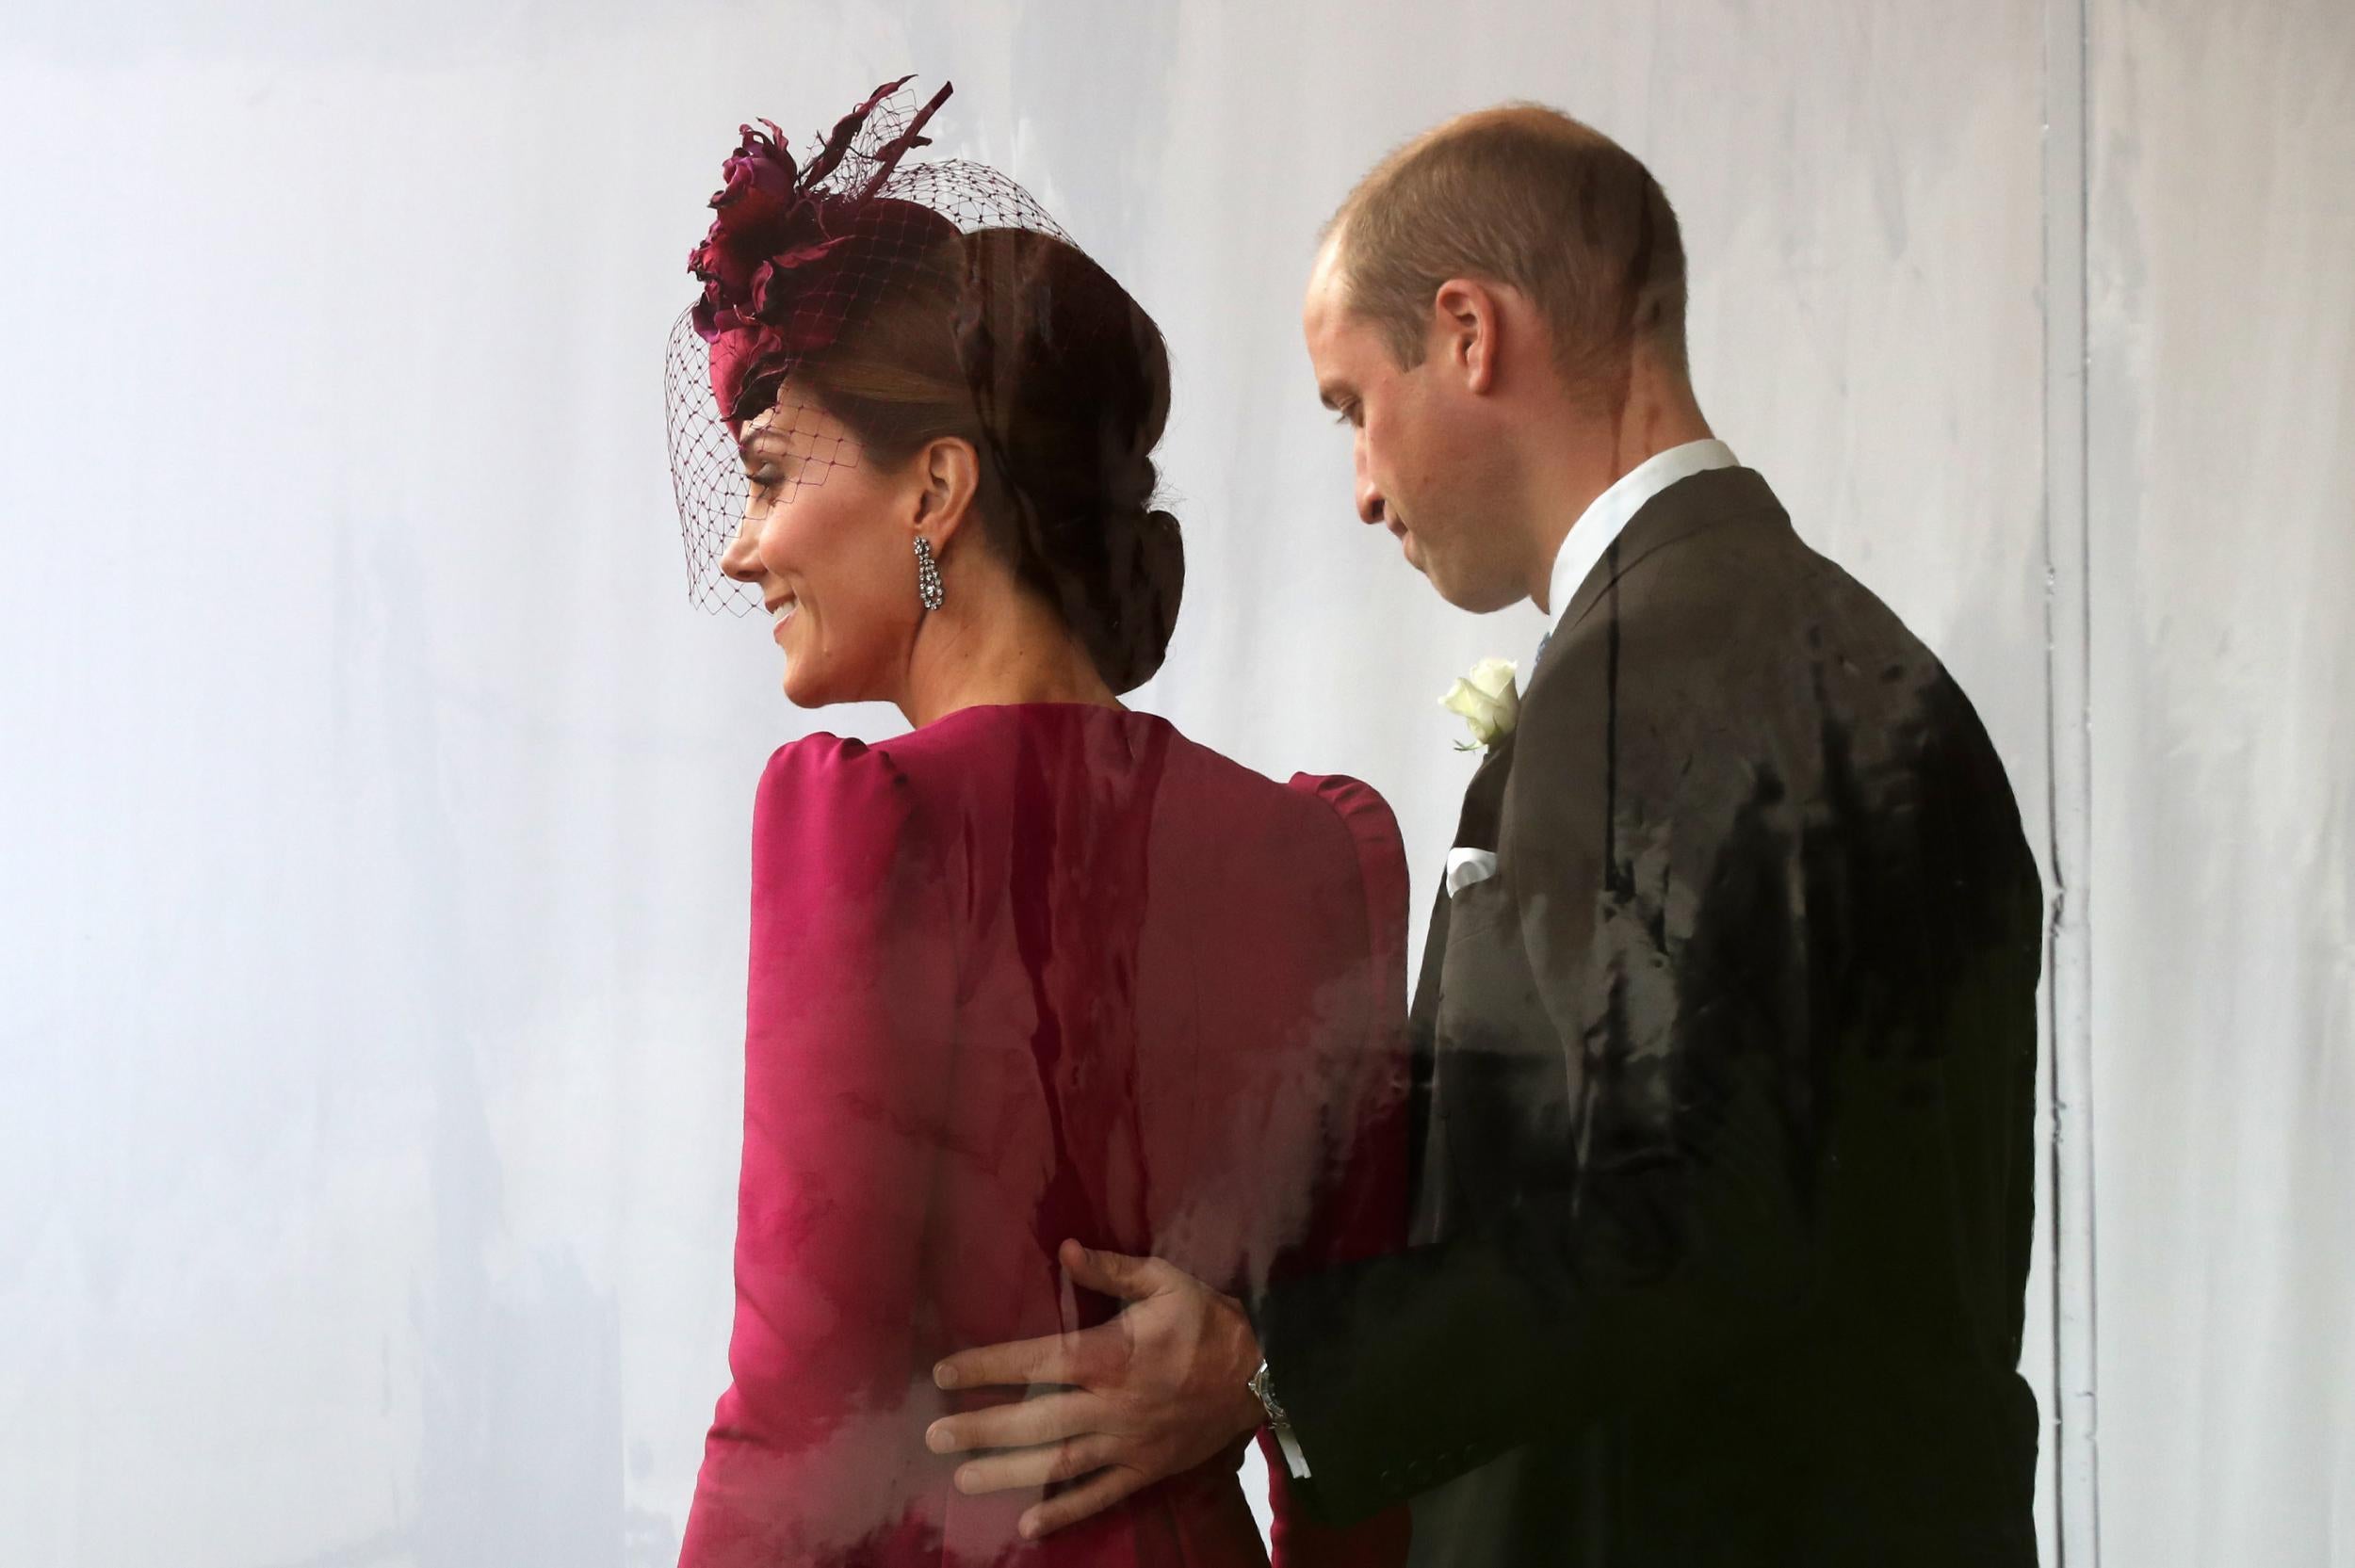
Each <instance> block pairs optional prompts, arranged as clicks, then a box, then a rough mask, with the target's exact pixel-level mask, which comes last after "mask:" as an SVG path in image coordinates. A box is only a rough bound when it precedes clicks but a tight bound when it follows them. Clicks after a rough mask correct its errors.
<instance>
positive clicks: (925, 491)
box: [916, 436, 981, 551]
mask: <svg viewBox="0 0 2355 1568" xmlns="http://www.w3.org/2000/svg"><path fill="white" fill-rule="evenodd" d="M916 461H917V464H918V475H919V477H921V479H922V480H923V488H922V489H921V490H919V491H918V493H917V499H916V531H917V532H918V533H919V534H922V535H923V536H924V537H925V538H926V539H928V540H930V541H932V544H933V548H934V550H936V551H937V550H940V549H942V548H944V547H945V546H946V545H947V544H948V543H949V542H950V540H951V539H954V538H955V537H956V534H957V530H958V529H960V528H962V527H964V526H965V525H966V523H967V522H968V521H969V520H970V519H971V518H972V516H973V495H974V492H975V491H976V490H978V489H979V488H980V485H981V461H980V458H979V456H978V455H977V454H976V453H975V452H974V450H973V444H972V443H971V442H969V441H966V440H965V439H963V438H962V437H959V436H941V437H939V438H938V439H936V440H934V441H931V442H928V443H926V444H925V446H924V449H923V450H922V451H921V452H918V454H917V458H916Z"/></svg>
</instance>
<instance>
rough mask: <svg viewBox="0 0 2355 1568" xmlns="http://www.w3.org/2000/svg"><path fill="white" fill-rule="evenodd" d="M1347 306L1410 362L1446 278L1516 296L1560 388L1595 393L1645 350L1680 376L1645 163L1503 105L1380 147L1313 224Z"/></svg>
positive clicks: (1659, 228)
mask: <svg viewBox="0 0 2355 1568" xmlns="http://www.w3.org/2000/svg"><path fill="white" fill-rule="evenodd" d="M1324 233H1325V236H1326V237H1327V238H1328V239H1330V238H1331V237H1332V236H1334V235H1335V234H1339V235H1340V256H1339V258H1338V259H1339V261H1340V276H1341V278H1342V280H1343V283H1344V285H1345V292H1344V295H1343V298H1344V299H1345V300H1346V302H1347V304H1348V306H1349V308H1350V309H1351V310H1352V311H1353V312H1354V313H1355V314H1356V315H1359V316H1360V317H1362V318H1364V319H1366V320H1367V321H1369V322H1371V323H1372V325H1373V326H1374V327H1375V328H1376V329H1377V330H1378V331H1380V332H1381V333H1382V335H1383V337H1384V338H1385V339H1386V340H1387V342H1388V344H1389V348H1390V351H1391V354H1392V355H1393V357H1394V358H1396V360H1397V361H1398V363H1399V364H1401V365H1402V366H1405V367H1409V368H1411V367H1412V366H1414V365H1417V364H1421V363H1422V356H1423V345H1424V341H1425V334H1426V332H1427V331H1429V326H1430V319H1431V301H1432V297H1433V295H1434V294H1436V293H1437V290H1438V287H1439V285H1440V284H1441V283H1445V282H1446V281H1447V280H1448V279H1450V278H1474V279H1479V280H1482V281H1485V282H1489V283H1505V284H1509V285H1511V286H1512V287H1514V288H1516V289H1519V291H1520V292H1521V293H1522V294H1524V295H1526V296H1527V297H1528V298H1529V299H1530V301H1531V302H1532V303H1533V304H1535V306H1536V308H1537V311H1538V313H1539V315H1542V316H1543V317H1544V319H1545V321H1546V324H1547V326H1548V327H1549V328H1551V331H1552V333H1553V342H1554V350H1555V360H1556V362H1557V364H1559V365H1560V368H1561V371H1562V374H1563V376H1564V378H1565V379H1566V380H1567V381H1568V382H1569V384H1570V386H1571V387H1572V388H1573V389H1574V390H1577V391H1580V392H1582V393H1598V394H1600V393H1603V392H1605V391H1607V389H1608V388H1609V387H1610V386H1612V385H1613V384H1615V383H1616V382H1617V381H1618V380H1619V378H1620V377H1621V376H1623V375H1624V374H1625V367H1626V365H1627V363H1628V358H1629V355H1630V353H1631V351H1632V348H1634V347H1635V346H1636V345H1637V344H1642V345H1644V346H1646V347H1647V348H1649V349H1651V350H1652V351H1653V352H1654V353H1655V354H1657V355H1658V356H1659V357H1660V358H1661V359H1662V361H1663V362H1664V363H1665V364H1667V365H1668V366H1669V367H1670V368H1672V369H1673V370H1675V371H1676V373H1677V374H1679V375H1682V374H1684V373H1685V360H1684V243H1683V240H1682V239H1681V237H1680V235H1679V234H1678V231H1677V218H1676V213H1675V211H1674V209H1672V208H1671V207H1670V206H1669V205H1668V198H1667V195H1666V193H1665V192H1664V191H1663V190H1662V189H1661V188H1660V183H1659V182H1658V181H1656V180H1654V179H1653V178H1652V177H1651V171H1650V170H1648V169H1646V168H1645V167H1644V166H1643V164H1642V162H1641V161H1639V160H1638V159H1637V158H1636V157H1635V156H1634V155H1633V154H1630V153H1629V152H1628V151H1627V150H1626V149H1625V148H1623V147H1621V146H1620V145H1619V144H1618V143H1617V142H1616V141H1613V140H1612V139H1611V138H1610V137H1606V136H1604V135H1603V134H1602V133H1601V132H1600V131H1598V130H1595V129H1594V128H1593V127H1591V126H1589V125H1585V124H1583V123H1581V122H1580V121H1576V120H1573V119H1571V118H1570V117H1569V116H1568V115H1566V114H1563V113H1561V112H1560V111H1558V110H1555V109H1550V108H1546V107H1544V106H1543V105H1536V104H1508V105H1502V107H1498V108H1493V109H1483V110H1480V111H1478V112H1476V113H1472V114H1468V115H1463V116H1460V117H1458V118H1457V119H1454V120H1452V121H1448V122H1447V123H1446V124H1444V125H1441V126H1438V127H1437V128H1436V129H1434V130H1431V131H1426V132H1425V133H1423V134H1422V135H1421V136H1420V137H1416V138H1415V139H1414V140H1413V141H1411V142H1408V143H1407V144H1406V145H1405V146H1404V147H1402V148H1400V149H1399V150H1398V151H1397V152H1395V153H1392V154H1390V155H1389V157H1387V158H1385V159H1383V160H1382V162H1381V163H1379V164H1378V165H1376V166H1375V167H1374V169H1373V170H1372V172H1371V173H1369V174H1368V175H1367V176H1366V177H1365V178H1364V179H1363V180H1360V181H1359V182H1358V183H1357V188H1356V189H1355V190H1353V191H1351V192H1350V194H1349V200H1348V201H1346V202H1343V203H1342V204H1341V208H1340V211H1339V212H1337V213H1335V214H1334V215H1333V218H1332V220H1331V221H1330V222H1328V223H1327V224H1326V225H1325V229H1324Z"/></svg>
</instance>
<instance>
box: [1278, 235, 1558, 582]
mask: <svg viewBox="0 0 2355 1568" xmlns="http://www.w3.org/2000/svg"><path fill="white" fill-rule="evenodd" d="M1431 326H1432V334H1431V339H1430V342H1429V343H1428V344H1427V346H1426V352H1425V353H1424V355H1423V359H1422V363H1421V364H1418V365H1416V366H1415V367H1414V368H1413V369H1411V370H1410V369H1404V368H1402V367H1401V366H1400V365H1399V364H1398V361H1397V359H1396V358H1395V356H1393V355H1392V354H1391V352H1390V348H1389V343H1388V342H1387V341H1386V340H1385V339H1384V337H1383V335H1382V333H1381V332H1380V331H1378V330H1376V329H1375V328H1374V327H1373V326H1372V325H1371V324H1370V323H1369V322H1367V321H1366V320H1365V319H1364V318H1363V317H1361V316H1359V315H1357V314H1356V312H1355V311H1354V310H1353V309H1351V307H1350V305H1349V301H1348V299H1347V280H1346V278H1345V277H1344V275H1343V273H1342V270H1341V267H1340V262H1339V248H1338V244H1337V243H1329V244H1327V245H1326V247H1325V248H1324V253H1323V254H1321V255H1320V256H1319V257H1318V258H1317V265H1316V268H1315V270H1314V271H1313V272H1312V273H1311V274H1310V276H1309V279H1308V292H1307V298H1306V299H1305V300H1304V301H1303V303H1302V306H1301V331H1302V332H1303V334H1304V335H1305V336H1306V337H1307V345H1308V363H1309V364H1310V365H1311V367H1312V368H1313V369H1314V370H1315V372H1316V378H1317V393H1318V396H1320V398H1321V399H1322V400H1323V401H1324V406H1325V407H1327V408H1329V409H1331V410H1333V411H1334V412H1336V413H1338V414H1339V415H1340V418H1341V422H1342V423H1343V424H1345V425H1347V426H1348V427H1349V428H1350V432H1351V437H1352V456H1353V459H1354V471H1355V487H1356V502H1357V515H1358V517H1359V518H1360V519H1361V520H1363V521H1364V522H1366V523H1369V524H1375V525H1381V526H1383V527H1386V528H1388V529H1389V531H1390V532H1391V533H1392V534H1393V535H1395V536H1396V537H1397V539H1398V541H1399V544H1400V548H1401V550H1402V551H1403V552H1404V553H1405V557H1406V562H1407V564H1408V565H1410V566H1412V567H1414V568H1415V569H1416V570H1417V571H1418V572H1421V574H1423V575H1424V576H1425V577H1428V578H1429V579H1430V580H1431V586H1432V587H1433V588H1435V589H1437V590H1438V591H1439V596H1440V597H1441V598H1443V599H1445V600H1447V601H1448V602H1449V603H1450V604H1452V605H1455V606H1458V607H1460V608H1463V609H1469V610H1473V611H1478V612H1486V611H1488V610H1493V609H1502V608H1503V607H1504V606H1507V605H1510V604H1512V603H1514V602H1515V601H1517V600H1519V599H1520V598H1521V597H1522V596H1523V595H1524V594H1525V593H1526V592H1527V585H1526V584H1525V583H1524V582H1523V581H1522V580H1521V577H1520V573H1519V562H1518V559H1517V558H1516V553H1515V551H1514V549H1513V548H1512V537H1511V530H1512V527H1513V523H1514V519H1513V518H1512V517H1511V516H1510V515H1509V509H1508V508H1507V507H1506V506H1505V505H1504V504H1503V497H1504V496H1505V495H1506V494H1507V493H1508V492H1507V489H1506V487H1505V486H1504V485H1503V484H1502V475H1503V472H1504V469H1505V463H1504V454H1503V452H1502V447H1501V444H1500V443H1499V441H1498V440H1497V434H1498V432H1497V431H1496V430H1495V428H1494V422H1493V420H1492V419H1491V418H1490V417H1489V413H1490V411H1487V410H1486V409H1484V408H1482V407H1481V403H1482V398H1481V397H1480V395H1479V394H1477V393H1475V392H1473V391H1472V390H1470V387H1468V386H1467V384H1466V378H1465V375H1464V367H1463V364H1462V360H1461V357H1460V355H1458V353H1457V352H1456V349H1455V345H1454V342H1453V341H1452V340H1451V339H1450V336H1449V333H1448V331H1447V328H1446V324H1445V323H1443V322H1442V321H1441V320H1440V319H1439V317H1438V315H1437V312H1436V311H1435V312H1434V315H1433V320H1432V323H1431Z"/></svg>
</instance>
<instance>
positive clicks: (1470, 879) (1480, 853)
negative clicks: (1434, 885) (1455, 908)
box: [1447, 849, 1497, 898]
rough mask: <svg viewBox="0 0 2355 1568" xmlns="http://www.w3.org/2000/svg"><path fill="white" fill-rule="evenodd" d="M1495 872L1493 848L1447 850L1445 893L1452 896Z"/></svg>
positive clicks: (1484, 879) (1486, 878)
mask: <svg viewBox="0 0 2355 1568" xmlns="http://www.w3.org/2000/svg"><path fill="white" fill-rule="evenodd" d="M1496 874H1497V857H1496V851H1495V850H1493V849H1450V850H1449V851H1448V852H1447V895H1448V897H1451V898H1453V897H1455V896H1456V895H1457V894H1458V893H1461V892H1463V891H1464V889H1466V888H1468V887H1470V886H1471V884H1472V883H1474V882H1478V881H1487V880H1488V879H1489V878H1490V877H1493V876H1495V875H1496Z"/></svg>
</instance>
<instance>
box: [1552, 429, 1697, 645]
mask: <svg viewBox="0 0 2355 1568" xmlns="http://www.w3.org/2000/svg"><path fill="white" fill-rule="evenodd" d="M1733 465H1734V460H1733V449H1732V448H1731V447H1730V446H1728V445H1726V444H1725V443H1724V442H1722V441H1688V442H1686V443H1685V444H1684V445H1681V446H1671V447H1669V448H1668V449H1667V450H1666V451H1665V452H1655V453H1654V454H1652V456H1650V457H1649V458H1647V459H1646V460H1645V461H1642V462H1640V463H1637V464H1636V465H1635V466H1634V467H1633V468H1631V469H1629V470H1628V471H1627V472H1626V473H1624V474H1622V475H1620V476H1619V477H1618V480H1617V482H1616V483H1615V484H1613V485H1612V487H1611V488H1610V489H1609V490H1606V491H1604V492H1603V493H1601V494H1600V495H1598V496H1596V497H1595V499H1594V502H1593V504H1592V505H1590V506H1588V507H1587V509H1585V510H1584V511H1583V512H1581V513H1579V514H1578V521H1577V522H1575V523H1573V524H1571V525H1570V531H1569V533H1568V534H1567V536H1565V537H1564V539H1563V541H1562V548H1561V549H1560V550H1558V551H1556V552H1555V553H1554V558H1553V575H1552V576H1551V577H1550V578H1548V579H1547V585H1548V586H1547V589H1546V607H1547V616H1548V619H1549V621H1550V622H1551V625H1554V626H1559V625H1560V624H1561V623H1562V612H1563V611H1564V610H1566V609H1568V608H1569V607H1570V596H1571V595H1572V594H1574V593H1576V592H1577V591H1578V585H1579V584H1581V583H1583V582H1584V581H1585V580H1586V574H1588V573H1589V572H1592V571H1593V570H1594V569H1595V563H1596V562H1597V561H1600V559H1602V556H1603V552H1604V551H1606V550H1608V549H1610V548H1611V542H1612V541H1613V540H1616V539H1617V538H1618V537H1619V534H1620V531H1621V530H1622V529H1624V528H1626V526H1627V525H1628V522H1629V520H1630V519H1631V518H1632V517H1633V516H1634V515H1635V514H1636V513H1637V512H1638V511H1641V510H1642V509H1643V507H1644V503H1645V502H1647V501H1649V500H1650V499H1651V498H1652V497H1653V496H1655V495H1657V494H1659V493H1661V492H1662V491H1664V490H1665V489H1667V488H1668V487H1669V486H1670V485H1672V484H1675V483H1676V482H1677V481H1678V480H1679V479H1689V478H1691V477H1693V476H1694V475H1696V474H1702V473H1706V472H1708V471H1709V470H1710V469H1713V468H1731V467H1732V466H1733Z"/></svg>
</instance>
